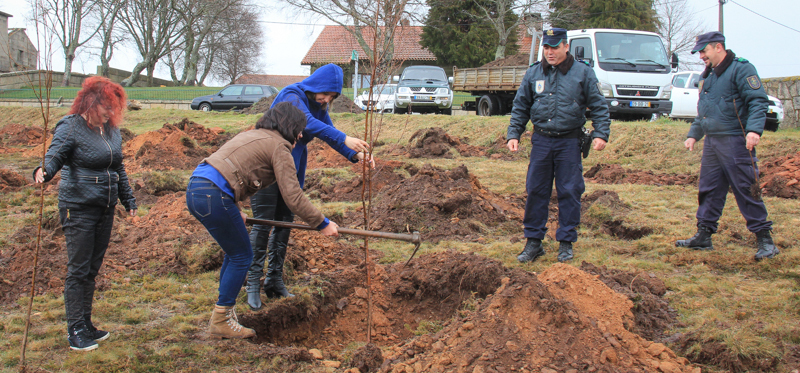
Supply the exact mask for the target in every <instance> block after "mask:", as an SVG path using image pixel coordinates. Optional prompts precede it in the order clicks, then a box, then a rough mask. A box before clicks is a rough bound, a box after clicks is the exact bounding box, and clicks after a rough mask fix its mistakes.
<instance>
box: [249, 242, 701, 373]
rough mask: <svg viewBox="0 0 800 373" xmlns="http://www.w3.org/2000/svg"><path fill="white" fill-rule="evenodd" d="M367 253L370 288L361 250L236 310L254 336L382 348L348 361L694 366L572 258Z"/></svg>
mask: <svg viewBox="0 0 800 373" xmlns="http://www.w3.org/2000/svg"><path fill="white" fill-rule="evenodd" d="M330 249H333V250H336V249H337V247H336V246H333V247H331V248H330ZM375 259H377V258H375V257H373V258H372V259H371V263H373V264H370V273H371V275H370V276H371V286H370V287H369V288H366V287H365V284H366V283H367V282H366V279H365V275H364V266H363V262H360V261H358V262H356V264H353V265H347V266H346V265H337V270H335V271H329V272H324V273H322V274H321V275H320V278H324V279H325V280H324V281H322V282H317V283H316V284H315V286H317V287H319V291H316V292H315V293H314V294H313V295H312V297H311V299H310V300H309V301H303V300H301V299H300V297H297V298H292V299H285V300H282V301H278V302H268V303H267V304H266V306H265V308H264V309H263V310H261V311H258V312H253V313H248V314H245V315H242V316H241V317H240V319H241V322H242V323H243V324H244V325H248V326H251V327H253V328H255V329H256V333H257V335H258V337H257V338H256V342H257V343H267V344H268V345H271V344H276V345H284V346H285V345H298V346H305V347H307V348H312V347H313V348H316V349H319V350H321V353H322V355H323V359H328V360H342V359H343V356H342V355H341V353H340V351H341V348H342V346H344V345H347V344H350V343H352V342H354V341H356V342H371V343H372V344H374V345H376V346H379V347H381V348H383V350H384V352H383V354H382V356H378V355H377V354H376V353H375V352H374V351H376V348H375V347H373V346H370V345H366V346H365V347H363V348H362V349H360V350H359V351H357V352H356V353H355V354H354V358H353V359H351V365H350V366H351V367H355V368H356V369H358V370H359V371H361V372H366V371H380V372H398V371H400V372H445V371H453V372H455V371H463V372H492V371H494V372H503V371H520V372H525V371H527V372H556V371H567V372H569V371H570V369H573V370H574V371H576V372H577V371H590V372H591V371H597V372H648V371H656V370H657V369H660V370H661V371H662V372H691V371H692V370H691V369H692V368H691V367H690V366H689V364H688V361H687V360H686V359H683V358H680V357H677V356H676V355H675V354H674V352H672V351H671V350H669V349H668V348H666V347H665V346H664V345H663V344H660V343H652V342H650V341H648V340H646V339H645V338H642V337H641V336H639V335H637V334H635V333H633V332H631V331H629V330H628V329H627V327H628V326H631V325H633V323H634V320H635V317H634V315H633V313H632V311H631V310H632V309H633V308H634V304H633V303H632V302H631V301H629V300H628V299H627V297H626V296H625V295H622V294H619V293H616V292H614V291H613V290H612V289H610V288H608V287H607V286H606V285H605V284H603V282H601V281H600V280H598V279H597V278H595V276H594V275H593V274H590V273H587V272H584V271H581V270H579V269H577V268H575V267H572V266H569V265H565V264H556V265H554V266H553V267H551V268H549V269H548V270H546V271H545V272H544V273H542V274H540V275H539V276H538V278H537V276H536V275H534V274H531V273H529V272H525V271H523V270H520V269H513V270H510V269H508V268H505V267H503V265H502V264H501V263H500V262H498V261H494V260H491V259H487V258H485V257H482V256H478V255H474V254H464V253H457V252H454V251H447V252H441V253H437V254H432V255H425V256H422V257H419V258H416V259H414V260H413V261H412V262H411V264H410V265H409V266H407V267H405V266H404V265H403V264H402V263H397V264H391V265H385V266H383V265H376V264H374V260H375ZM629 275H631V276H633V275H632V274H629ZM303 281H309V280H307V279H305V280H303ZM368 289H369V290H368ZM648 291H649V290H648ZM370 303H371V304H372V307H371V313H369V312H368V310H370V306H369V305H370ZM368 317H369V320H370V321H367V320H368ZM367 325H371V327H370V328H369V329H370V330H371V334H370V337H369V341H368V340H367V330H368V329H367ZM415 334H416V335H417V336H415ZM362 356H368V357H367V358H362ZM551 369H552V370H551Z"/></svg>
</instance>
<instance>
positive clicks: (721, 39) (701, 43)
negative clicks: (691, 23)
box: [692, 31, 725, 54]
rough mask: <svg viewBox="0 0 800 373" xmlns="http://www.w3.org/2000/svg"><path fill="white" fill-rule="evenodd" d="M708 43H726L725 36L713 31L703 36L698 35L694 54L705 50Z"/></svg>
mask: <svg viewBox="0 0 800 373" xmlns="http://www.w3.org/2000/svg"><path fill="white" fill-rule="evenodd" d="M708 43H725V35H722V33H721V32H719V31H711V32H708V33H705V34H703V35H698V36H697V38H696V39H695V45H694V48H692V54H695V53H697V52H699V51H701V50H703V48H705V47H706V45H708Z"/></svg>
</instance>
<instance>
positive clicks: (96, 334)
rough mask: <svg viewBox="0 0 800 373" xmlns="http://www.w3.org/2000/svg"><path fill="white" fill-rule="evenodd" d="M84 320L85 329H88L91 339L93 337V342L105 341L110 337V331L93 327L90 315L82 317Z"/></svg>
mask: <svg viewBox="0 0 800 373" xmlns="http://www.w3.org/2000/svg"><path fill="white" fill-rule="evenodd" d="M84 320H85V322H86V330H88V331H89V335H90V336H91V337H92V339H94V341H95V342H100V341H105V340H106V339H108V338H109V337H111V333H109V332H107V331H105V330H100V329H97V328H95V327H94V324H92V317H91V316H86V317H84Z"/></svg>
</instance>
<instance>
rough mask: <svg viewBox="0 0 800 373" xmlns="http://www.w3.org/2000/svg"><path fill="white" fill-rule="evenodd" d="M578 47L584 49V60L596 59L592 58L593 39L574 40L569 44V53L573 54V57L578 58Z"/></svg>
mask: <svg viewBox="0 0 800 373" xmlns="http://www.w3.org/2000/svg"><path fill="white" fill-rule="evenodd" d="M578 47H583V59H584V60H591V59H594V58H593V57H592V39H589V38H579V39H572V40H571V41H570V42H569V53H571V54H572V56H573V57H576V58H577V55H578V54H577V53H575V50H576V49H577V48H578Z"/></svg>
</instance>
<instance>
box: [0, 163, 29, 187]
mask: <svg viewBox="0 0 800 373" xmlns="http://www.w3.org/2000/svg"><path fill="white" fill-rule="evenodd" d="M25 185H28V181H27V180H25V176H22V175H21V174H19V173H18V172H16V171H14V170H9V169H7V168H0V192H11V191H15V190H18V189H19V188H21V187H23V186H25Z"/></svg>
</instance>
